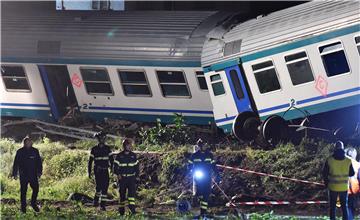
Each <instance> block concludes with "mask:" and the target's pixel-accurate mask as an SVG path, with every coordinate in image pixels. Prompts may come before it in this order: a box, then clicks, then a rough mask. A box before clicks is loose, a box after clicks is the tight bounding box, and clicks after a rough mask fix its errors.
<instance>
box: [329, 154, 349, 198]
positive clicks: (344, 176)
mask: <svg viewBox="0 0 360 220" xmlns="http://www.w3.org/2000/svg"><path fill="white" fill-rule="evenodd" d="M327 163H328V165H329V189H330V190H331V191H335V192H345V191H348V188H349V169H350V165H351V159H350V158H348V157H345V159H344V160H335V158H334V157H330V158H329V159H328V160H327Z"/></svg>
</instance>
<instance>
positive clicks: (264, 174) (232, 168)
mask: <svg viewBox="0 0 360 220" xmlns="http://www.w3.org/2000/svg"><path fill="white" fill-rule="evenodd" d="M216 166H218V167H220V168H223V169H230V170H237V171H241V172H244V173H252V174H255V175H259V176H268V177H273V178H277V179H283V180H289V181H294V182H299V183H306V184H313V185H318V186H325V184H323V183H318V182H311V181H307V180H299V179H295V178H290V177H284V176H276V175H273V174H268V173H262V172H255V171H252V170H246V169H241V168H236V167H229V166H224V165H216Z"/></svg>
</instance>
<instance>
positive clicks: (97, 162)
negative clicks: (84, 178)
mask: <svg viewBox="0 0 360 220" xmlns="http://www.w3.org/2000/svg"><path fill="white" fill-rule="evenodd" d="M94 137H95V138H97V139H98V144H97V145H96V146H95V147H93V148H91V152H90V158H89V162H88V175H89V178H91V170H92V167H93V162H94V174H95V183H96V192H95V197H94V206H95V207H97V206H99V200H100V208H101V210H103V211H105V210H106V208H105V205H106V201H107V191H108V188H109V168H110V167H111V166H112V152H111V150H110V147H109V146H108V145H106V144H105V141H106V133H105V132H103V131H100V132H98V133H96V134H95V135H94Z"/></svg>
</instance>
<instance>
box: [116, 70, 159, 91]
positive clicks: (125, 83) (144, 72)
mask: <svg viewBox="0 0 360 220" xmlns="http://www.w3.org/2000/svg"><path fill="white" fill-rule="evenodd" d="M116 71H117V73H118V77H119V80H120V84H121V88H122V91H123V94H124V95H125V96H127V97H152V96H153V95H152V91H151V87H150V84H149V80H148V77H147V74H146V71H145V70H144V69H141V70H140V69H139V70H137V69H117V70H116ZM121 72H136V73H143V75H144V78H145V83H129V82H123V80H122V79H121V76H120V75H121ZM124 85H130V86H131V85H141V86H145V85H146V86H147V89H148V90H149V95H145V94H139V95H136V94H130V95H129V94H127V93H126V90H125V88H124Z"/></svg>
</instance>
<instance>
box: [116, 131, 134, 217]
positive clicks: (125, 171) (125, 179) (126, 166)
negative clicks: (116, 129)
mask: <svg viewBox="0 0 360 220" xmlns="http://www.w3.org/2000/svg"><path fill="white" fill-rule="evenodd" d="M122 146H123V151H121V152H120V153H118V154H117V155H116V157H115V160H114V172H115V174H116V175H117V178H118V184H119V193H120V205H119V213H120V215H124V214H125V205H126V191H127V200H128V204H129V209H130V211H131V214H135V213H136V212H135V194H136V178H137V177H138V176H139V161H138V159H137V157H136V154H135V153H134V152H132V151H131V150H132V140H131V139H128V138H126V139H125V140H124V141H123V143H122Z"/></svg>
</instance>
